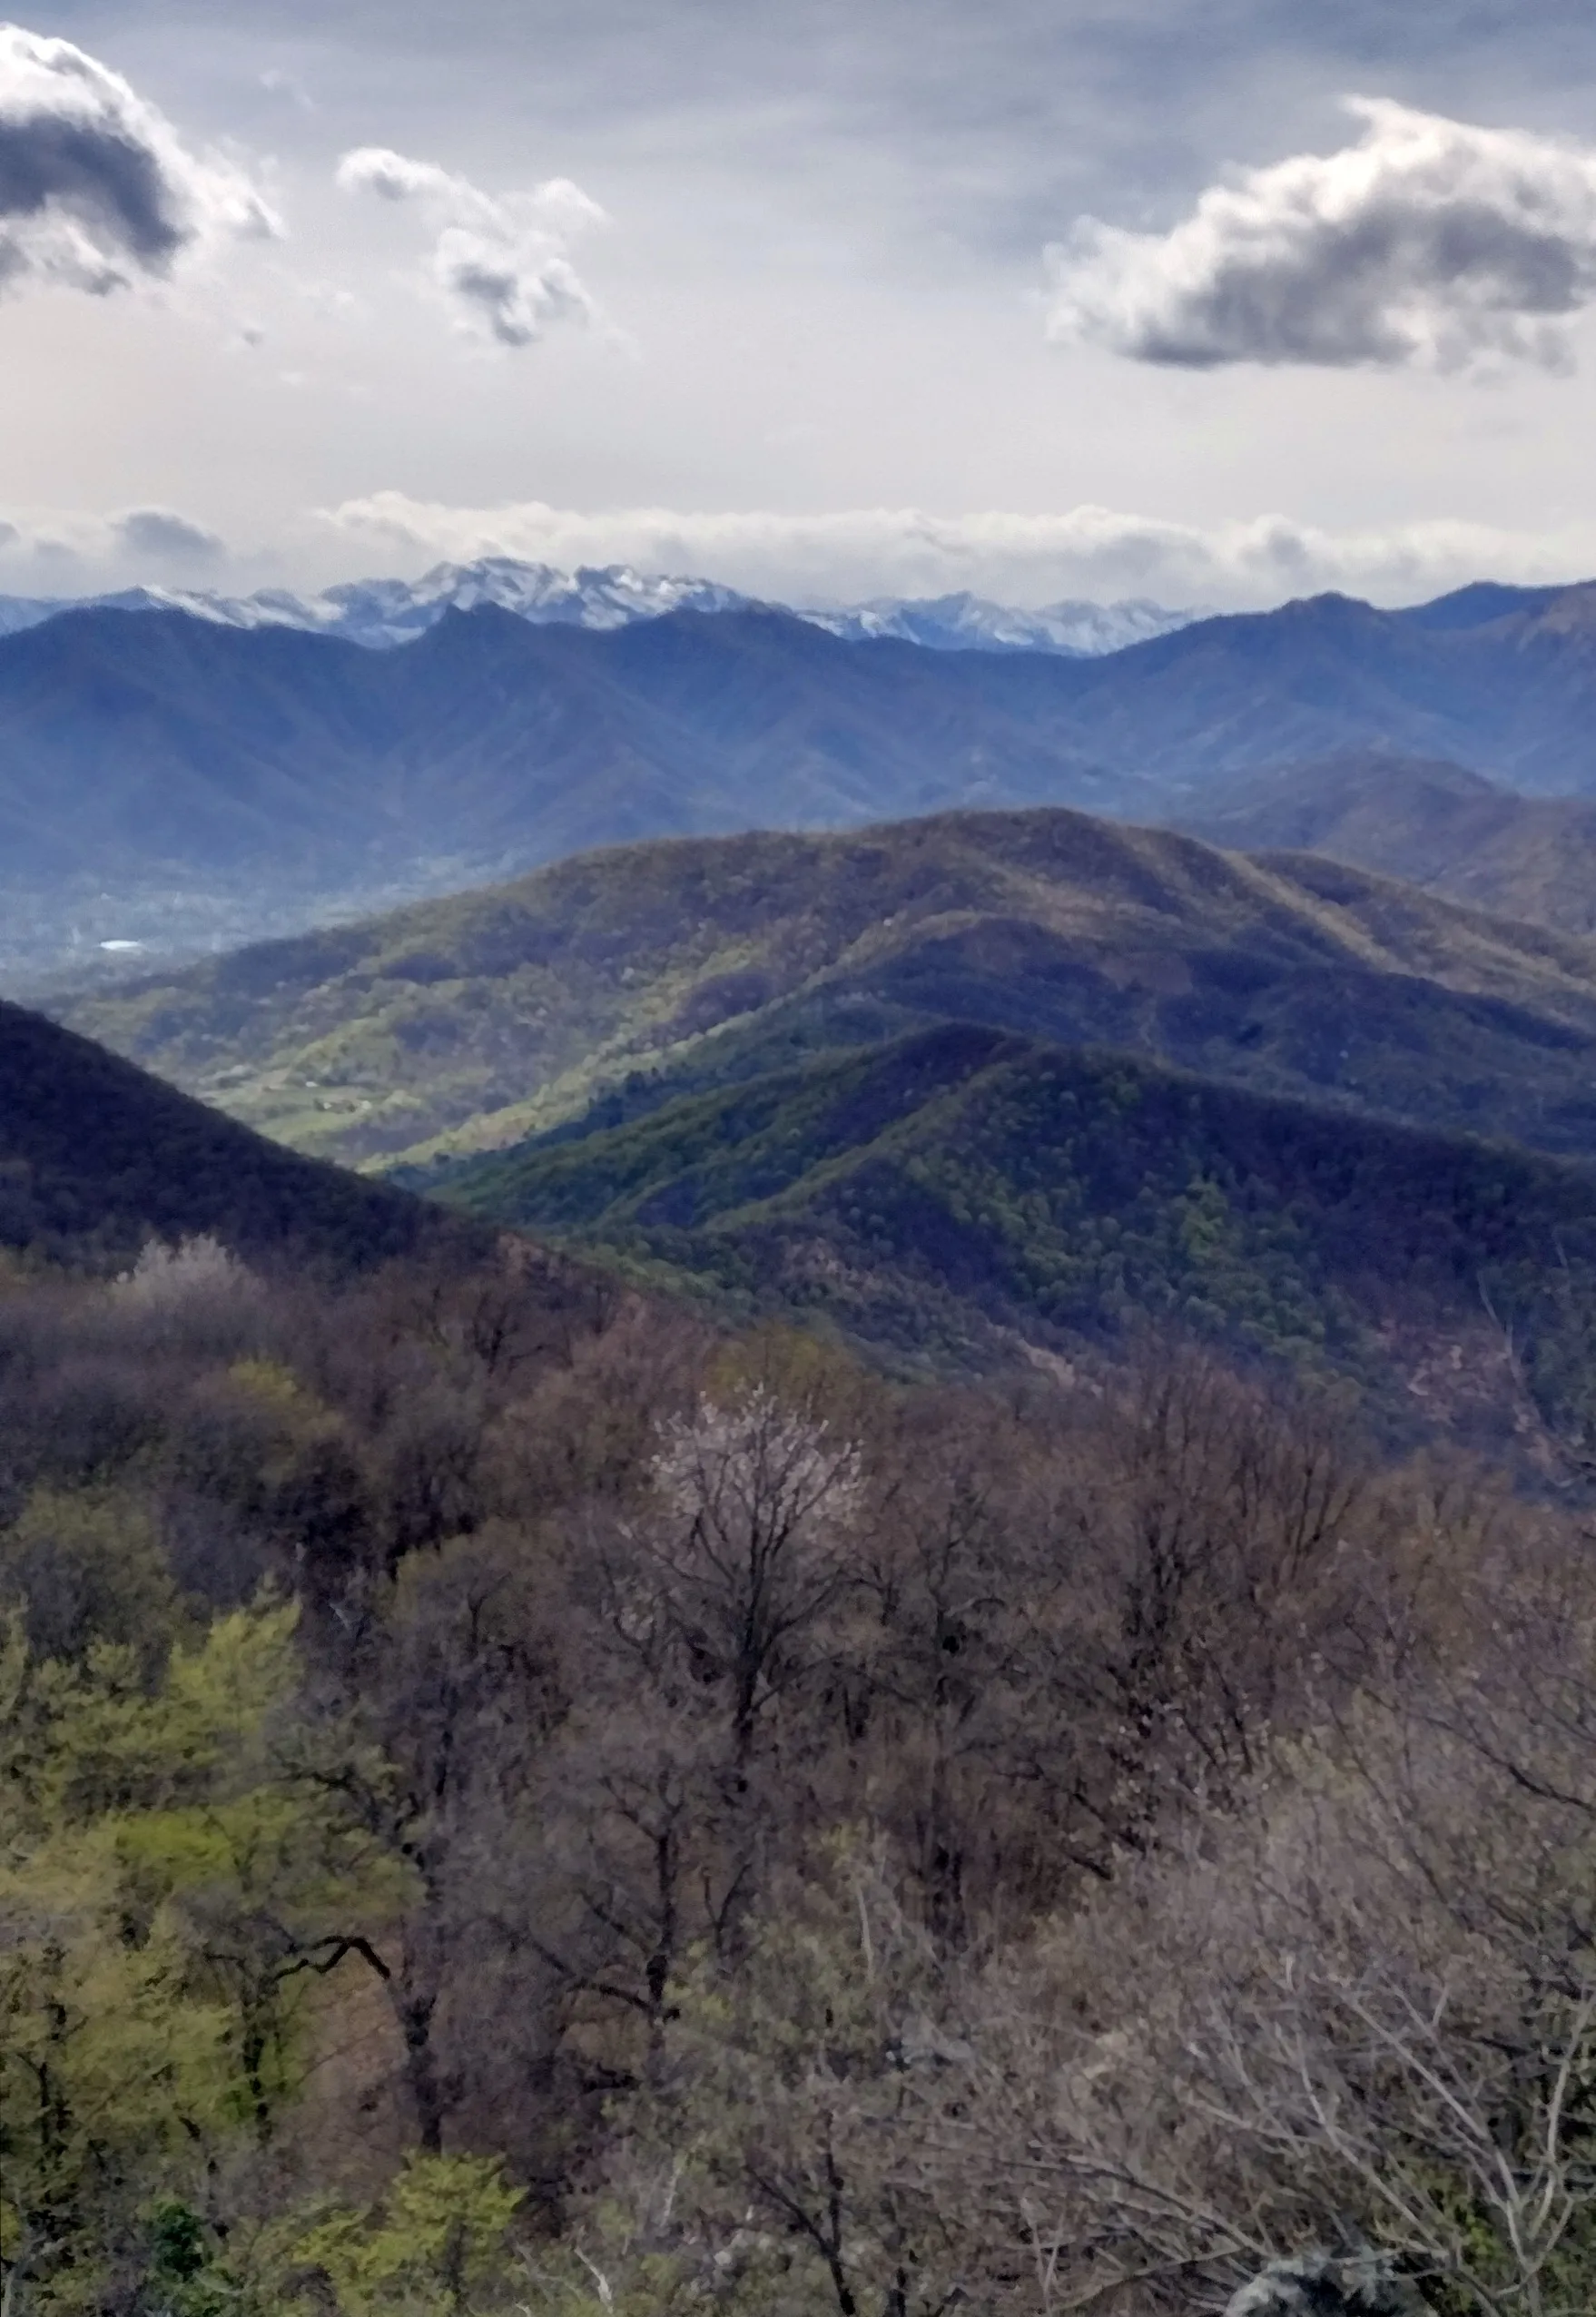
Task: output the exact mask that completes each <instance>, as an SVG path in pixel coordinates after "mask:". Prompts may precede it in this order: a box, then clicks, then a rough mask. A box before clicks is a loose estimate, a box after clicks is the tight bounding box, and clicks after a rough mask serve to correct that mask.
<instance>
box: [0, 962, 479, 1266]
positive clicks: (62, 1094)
mask: <svg viewBox="0 0 1596 2317" xmlns="http://www.w3.org/2000/svg"><path fill="white" fill-rule="evenodd" d="M436 1228H437V1227H436V1224H435V1222H434V1220H433V1218H432V1216H431V1214H430V1213H429V1209H428V1208H426V1207H425V1206H424V1205H423V1204H422V1203H421V1202H420V1201H419V1200H418V1199H415V1198H410V1197H409V1196H408V1195H407V1194H406V1193H404V1192H403V1191H400V1190H398V1189H395V1188H391V1187H389V1186H388V1185H386V1184H381V1183H373V1182H367V1181H363V1180H362V1179H361V1178H360V1177H358V1176H354V1175H350V1174H346V1173H344V1172H343V1171H342V1169H341V1168H337V1167H330V1166H326V1165H323V1164H321V1163H320V1162H318V1161H316V1160H313V1159H302V1158H300V1157H299V1156H298V1155H297V1154H296V1153H295V1152H293V1151H291V1150H285V1149H282V1148H281V1145H279V1144H277V1143H273V1142H269V1141H267V1140H266V1139H264V1138H263V1137H262V1136H261V1135H258V1134H253V1133H251V1131H250V1130H249V1129H247V1128H245V1127H241V1126H239V1125H237V1124H236V1123H235V1122H234V1121H233V1120H232V1119H227V1118H224V1117H222V1115H221V1114H220V1113H219V1112H218V1111H215V1110H212V1109H209V1108H208V1107H207V1106H206V1105H205V1104H204V1103H202V1102H197V1101H194V1100H192V1099H191V1098H190V1097H189V1096H188V1095H185V1094H181V1093H179V1092H178V1091H177V1090H176V1089H174V1088H172V1087H170V1086H165V1085H163V1084H162V1082H161V1081H160V1080H158V1079H154V1078H152V1077H150V1076H149V1075H148V1074H147V1072H145V1071H143V1070H138V1069H136V1068H135V1067H134V1066H133V1064H132V1063H131V1062H127V1061H124V1060H122V1059H121V1058H120V1057H119V1056H117V1055H114V1054H109V1053H107V1052H105V1050H103V1048H102V1047H99V1046H95V1045H94V1044H92V1043H91V1042H90V1041H89V1040H87V1039H85V1038H80V1037H77V1036H76V1035H74V1033H73V1032H72V1031H71V1030H63V1029H61V1028H60V1027H59V1026H58V1025H57V1024H56V1023H54V1022H52V1021H47V1020H44V1017H43V1016H42V1015H40V1014H35V1013H30V1012H27V1011H25V1010H24V1009H23V1008H22V1007H20V1006H14V1005H8V1004H5V1003H0V1246H4V1247H15V1248H19V1249H22V1248H26V1249H30V1250H32V1251H34V1252H35V1253H43V1254H46V1255H50V1256H54V1257H62V1258H66V1259H74V1258H82V1259H88V1260H97V1259H103V1258H110V1257H121V1256H123V1255H124V1254H128V1253H136V1251H137V1250H138V1248H139V1247H141V1246H142V1245H143V1242H144V1241H145V1240H146V1239H147V1238H148V1237H152V1236H153V1237H160V1238H166V1239H177V1238H181V1237H189V1236H193V1235H202V1234H204V1235H212V1236H214V1237H218V1238H220V1239H222V1241H223V1242H224V1243H225V1244H226V1246H227V1247H230V1248H231V1249H232V1250H234V1251H236V1252H237V1253H239V1254H242V1255H261V1254H265V1253H267V1252H269V1251H273V1250H275V1251H277V1252H279V1253H285V1254H286V1253H291V1254H292V1255H294V1256H296V1257H300V1258H301V1259H307V1260H310V1261H311V1262H314V1263H318V1264H320V1265H331V1266H333V1267H340V1268H341V1267H348V1266H350V1265H360V1264H363V1263H369V1262H372V1261H375V1260H378V1259H379V1258H381V1257H385V1256H390V1255H396V1254H399V1253H401V1252H405V1251H407V1250H410V1249H413V1248H415V1247H418V1246H419V1244H420V1243H421V1242H422V1241H423V1240H425V1239H426V1238H427V1237H429V1236H435V1235H436Z"/></svg>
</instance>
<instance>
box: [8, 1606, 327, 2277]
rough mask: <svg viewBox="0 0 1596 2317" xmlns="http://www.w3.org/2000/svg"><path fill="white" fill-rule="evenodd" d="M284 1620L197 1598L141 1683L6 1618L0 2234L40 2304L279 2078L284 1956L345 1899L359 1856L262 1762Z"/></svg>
mask: <svg viewBox="0 0 1596 2317" xmlns="http://www.w3.org/2000/svg"><path fill="white" fill-rule="evenodd" d="M296 1622H297V1612H295V1611H294V1610H293V1609H291V1608H290V1607H288V1606H285V1605H281V1604H273V1603H271V1602H268V1603H266V1604H264V1605H262V1606H261V1607H259V1608H256V1609H252V1610H249V1611H241V1612H237V1613H236V1614H233V1615H231V1616H226V1617H222V1618H220V1619H218V1620H217V1621H216V1622H214V1623H213V1624H212V1627H211V1628H210V1630H209V1631H208V1632H206V1633H205V1634H204V1635H203V1636H202V1638H201V1639H200V1640H198V1641H196V1642H194V1643H193V1644H192V1645H184V1644H182V1643H179V1644H178V1646H177V1647H176V1648H174V1649H173V1651H172V1654H171V1657H170V1659H169V1661H168V1663H167V1665H166V1667H165V1669H164V1671H163V1675H162V1676H161V1678H160V1679H159V1681H157V1682H155V1683H154V1684H153V1686H152V1685H151V1684H150V1683H149V1682H148V1681H147V1680H146V1678H145V1674H144V1671H143V1667H142V1665H141V1662H140V1659H139V1655H138V1653H137V1652H136V1651H134V1650H133V1648H132V1647H131V1645H129V1644H126V1643H121V1642H95V1643H94V1644H93V1645H92V1646H91V1647H90V1648H89V1650H88V1651H86V1653H85V1655H84V1659H83V1661H81V1662H77V1663H74V1662H72V1661H64V1660H61V1659H45V1660H37V1659H34V1658H33V1657H32V1656H31V1655H30V1654H29V1652H28V1651H27V1650H26V1647H25V1642H24V1639H23V1635H22V1632H21V1629H20V1625H19V1624H17V1623H15V1622H14V1625H13V1628H12V1632H11V1635H10V1639H9V1642H8V1643H7V1647H6V1650H5V1658H4V1663H3V1668H0V1682H3V1686H4V1695H3V1697H0V1733H3V1743H4V1759H3V1760H0V1794H3V1795H4V1798H5V1799H4V1803H3V1805H0V1916H3V1918H4V1920H5V1926H6V1934H7V1935H6V1940H5V1960H4V1964H3V1966H0V2178H3V2179H4V2183H5V2204H4V2207H3V2208H0V2243H5V2246H6V2256H5V2257H6V2258H7V2260H8V2261H10V2262H12V2263H15V2264H17V2265H18V2267H19V2272H20V2273H23V2274H25V2276H26V2277H27V2279H28V2282H29V2284H30V2289H31V2291H32V2292H33V2294H34V2298H35V2299H36V2300H37V2301H38V2303H39V2305H40V2306H41V2307H44V2308H51V2309H54V2308H57V2307H59V2308H61V2309H63V2310H66V2309H72V2308H75V2307H77V2306H79V2305H81V2304H84V2302H86V2301H87V2300H90V2299H92V2297H93V2295H94V2292H95V2291H97V2289H98V2288H97V2285H96V2282H95V2281H96V2279H97V2278H98V2277H99V2275H100V2274H101V2272H102V2269H103V2262H104V2258H105V2257H108V2256H109V2254H110V2253H111V2251H112V2250H113V2246H114V2243H115V2242H116V2239H117V2236H118V2233H122V2234H123V2235H126V2234H129V2233H133V2229H134V2220H135V2216H136V2213H137V2212H138V2209H139V2207H140V2205H141V2204H142V2203H143V2200H144V2199H145V2198H146V2197H148V2196H149V2195H151V2194H155V2195H156V2196H157V2197H158V2198H163V2199H164V2200H165V2201H164V2203H163V2204H159V2205H158V2210H165V2211H167V2212H168V2213H169V2216H170V2214H171V2213H175V2212H177V2211H178V2210H179V2209H180V2207H182V2209H186V2207H183V2206H182V2197H183V2193H184V2191H185V2189H186V2186H187V2184H188V2183H189V2181H190V2180H191V2179H192V2177H193V2175H194V2174H195V2171H196V2168H197V2167H198V2168H200V2169H202V2168H203V2166H204V2164H205V2163H206V2162H207V2160H209V2161H212V2162H214V2161H215V2160H216V2159H217V2158H218V2157H219V2156H220V2155H221V2154H222V2153H223V2152H224V2151H225V2150H226V2149H227V2148H228V2147H229V2146H230V2144H232V2142H233V2140H234V2139H235V2138H236V2137H237V2136H238V2135H240V2134H241V2133H244V2132H247V2133H249V2134H251V2135H253V2136H254V2137H257V2138H259V2137H260V2136H261V2135H262V2134H263V2133H264V2132H265V2131H266V2130H267V2129H268V2128H269V2126H270V2125H271V2121H272V2119H273V2117H274V2116H275V2115H276V2113H277V2112H278V2110H279V2109H280V2108H281V2105H283V2103H284V2102H285V2101H287V2100H288V2099H290V2098H291V2096H292V2095H293V2094H294V2093H295V2092H296V2091H297V2089H298V2086H299V2083H300V2074H301V2070H300V2061H301V2057H302V2052H301V2029H302V2025H303V1995H304V1992H305V1989H306V1987H307V1981H306V1979H305V1977H304V1976H303V1970H304V1967H303V1962H302V1961H301V1960H300V1958H301V1957H304V1956H305V1955H306V1954H308V1953H313V1952H314V1945H313V1942H314V1940H315V1938H316V1936H317V1935H318V1933H319V1932H320V1930H321V1928H322V1920H323V1918H324V1917H325V1916H326V1915H327V1914H328V1913H329V1912H330V1911H334V1912H336V1911H337V1910H343V1911H345V1912H347V1910H349V1909H350V1908H351V1907H353V1906H358V1905H359V1904H360V1895H361V1884H362V1860H361V1857H360V1846H359V1845H358V1844H351V1842H350V1839H349V1838H348V1837H347V1835H342V1836H340V1834H339V1832H338V1831H337V1830H336V1829H331V1828H330V1827H329V1825H328V1824H327V1822H326V1821H325V1819H324V1817H323V1815H322V1814H321V1813H320V1811H319V1810H318V1809H317V1807H316V1804H315V1802H314V1799H307V1798H306V1797H304V1796H303V1795H301V1794H300V1793H299V1792H297V1791H296V1790H294V1789H293V1788H292V1786H291V1784H288V1783H285V1782H284V1781H283V1780H282V1779H281V1775H280V1774H279V1772H278V1771H277V1770H276V1768H275V1766H274V1761H273V1758H272V1752H271V1743H270V1739H271V1728H272V1725H273V1722H274V1720H275V1718H276V1717H277V1716H278V1715H279V1714H280V1713H281V1711H282V1709H283V1708H284V1707H285V1706H286V1704H287V1702H288V1700H289V1698H290V1697H291V1694H292V1691H293V1690H294V1688H295V1687H296V1685H297V1682H298V1681H299V1678H300V1665H299V1660H298V1657H297V1653H296V1651H295V1648H294V1627H295V1623H296ZM367 1903H370V1902H369V1893H368V1895H367ZM174 2198H175V2200H176V2201H175V2202H174V2201H173V2199H174ZM177 2227H178V2223H177V2222H176V2221H175V2220H172V2221H171V2224H170V2227H169V2228H168V2230H167V2236H168V2237H171V2234H172V2230H173V2229H176V2228H177ZM162 2242H163V2243H165V2242H166V2240H165V2239H163V2240H162ZM170 2253H171V2245H170V2244H167V2253H163V2255H162V2257H163V2258H166V2257H167V2255H168V2254H170ZM196 2307H197V2304H196Z"/></svg>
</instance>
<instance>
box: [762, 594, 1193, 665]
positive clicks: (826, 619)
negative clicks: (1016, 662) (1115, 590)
mask: <svg viewBox="0 0 1596 2317" xmlns="http://www.w3.org/2000/svg"><path fill="white" fill-rule="evenodd" d="M1202 616H1203V615H1202V614H1201V613H1200V612H1196V611H1167V610H1166V609H1165V608H1164V606H1162V605H1161V604H1153V603H1148V601H1147V600H1146V599H1145V598H1143V597H1135V598H1133V599H1131V600H1130V601H1128V602H1125V603H1118V604H1089V603H1076V602H1065V603H1059V604H1049V605H1047V606H1044V608H1043V609H1042V610H1040V611H1016V610H1013V609H1011V608H1010V606H1007V605H1004V604H994V603H989V602H988V601H987V600H986V598H985V597H981V596H971V595H969V594H962V595H956V596H931V597H919V598H916V599H912V600H904V599H903V598H901V597H895V596H882V597H877V598H876V599H875V601H874V602H872V603H868V604H859V605H856V606H853V607H852V609H849V610H844V611H834V612H832V611H812V612H805V613H804V614H803V617H804V618H805V619H811V620H813V622H814V623H815V625H816V626H819V627H826V628H829V629H830V630H831V632H832V635H833V636H846V637H847V638H848V639H849V640H850V641H851V642H862V641H863V640H864V639H866V638H867V637H870V636H898V637H899V638H901V641H902V642H904V643H906V644H921V645H923V646H926V647H927V648H928V649H929V650H931V651H936V652H1057V653H1060V654H1062V655H1064V656H1066V657H1068V658H1070V659H1096V658H1098V657H1099V656H1101V655H1103V654H1104V653H1107V652H1118V651H1122V650H1123V649H1124V647H1125V646H1126V645H1128V644H1140V643H1142V642H1144V641H1145V640H1146V638H1147V637H1148V636H1167V635H1168V634H1169V633H1170V631H1171V630H1172V629H1174V628H1177V627H1187V626H1190V624H1191V622H1192V621H1193V620H1195V619H1200V618H1201V617H1202Z"/></svg>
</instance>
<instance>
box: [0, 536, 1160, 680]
mask: <svg viewBox="0 0 1596 2317" xmlns="http://www.w3.org/2000/svg"><path fill="white" fill-rule="evenodd" d="M755 602H756V598H754V597H750V596H745V595H741V594H739V593H738V592H737V590H736V589H735V588H733V587H722V586H720V585H719V583H718V582H716V581H714V580H713V579H688V578H681V577H672V576H669V575H666V574H656V573H652V572H640V571H636V570H634V569H633V567H631V566H630V565H629V564H624V563H617V564H608V565H606V566H604V567H601V568H583V569H581V570H577V571H574V572H566V571H557V570H556V569H555V568H554V567H553V566H552V565H549V564H547V563H521V562H517V560H516V559H515V558H514V557H510V556H484V557H482V558H481V559H480V560H479V561H478V562H476V563H440V564H437V565H435V566H434V567H433V568H432V569H431V570H430V571H429V572H427V573H425V574H424V575H423V577H421V578H419V579H356V580H350V581H346V582H345V583H344V584H343V585H341V586H340V587H328V588H326V589H324V590H323V591H322V593H321V594H320V595H314V596H300V595H294V594H292V593H291V592H290V591H289V590H287V589H286V588H276V587H273V588H263V589H261V590H260V591H259V592H258V593H256V594H254V595H251V596H220V595H212V594H206V593H202V592H199V591H196V590H190V589H186V588H183V589H179V588H170V587H130V588H125V589H123V590H121V591H120V592H118V593H116V594H114V595H103V596H92V597H80V598H78V599H77V600H75V601H67V600H64V599H47V598H42V597H22V596H8V597H0V635H13V634H15V633H16V632H17V631H18V630H19V629H22V628H25V627H36V626H41V625H42V624H43V623H44V621H45V620H47V619H52V618H54V617H55V616H57V615H58V614H60V613H62V612H66V611H79V610H84V609H87V608H89V607H90V606H101V607H109V608H111V609H114V610H120V611H182V612H187V613H188V614H190V615H191V616H192V617H194V618H196V619H208V620H212V621H214V622H215V623H216V624H217V625H219V626H226V627H293V628H301V629H306V630H310V631H311V632H314V633H318V634H320V635H324V636H342V637H343V638H345V639H346V640H347V641H348V642H350V643H353V644H363V645H366V646H369V647H370V648H372V649H377V650H381V649H387V648H391V647H392V646H395V645H399V644H408V643H410V642H412V641H413V640H414V639H415V638H416V637H417V636H422V635H424V634H425V633H426V632H427V630H428V629H429V627H433V626H437V624H438V621H439V620H440V619H441V618H442V617H443V616H444V615H445V613H446V612H448V611H472V610H475V609H476V608H477V607H478V606H479V605H483V604H493V605H497V606H498V608H499V609H500V610H501V611H507V612H512V613H514V614H515V615H516V616H517V618H521V619H526V620H530V621H532V622H533V623H534V624H535V625H537V626H568V627H587V628H616V627H627V626H632V625H633V624H634V623H635V621H638V620H645V619H659V618H662V617H663V616H665V614H666V613H667V612H674V611H700V612H726V611H742V610H747V609H749V608H751V607H753V606H754V605H755ZM795 616H797V617H798V618H800V619H804V620H808V621H809V622H810V623H811V624H812V625H813V626H817V627H823V628H826V629H827V630H829V632H830V633H831V634H832V635H833V636H842V637H844V638H846V639H847V640H849V641H861V642H862V641H866V640H869V639H870V638H872V637H877V636H895V637H897V638H899V639H900V640H901V641H902V642H905V643H911V644H919V645H921V646H924V647H926V648H928V649H930V650H933V651H1008V652H1056V653H1062V654H1066V655H1069V656H1072V657H1088V656H1090V657H1096V656H1098V655H1099V654H1102V653H1107V652H1116V651H1118V650H1120V649H1121V648H1122V647H1123V646H1125V645H1127V644H1135V643H1140V642H1141V641H1142V640H1143V639H1144V638H1145V637H1147V636H1162V635H1166V634H1167V633H1168V632H1169V630H1170V629H1172V628H1176V627H1183V626H1186V625H1187V623H1188V622H1189V621H1190V620H1193V619H1195V618H1197V617H1200V616H1201V615H1200V614H1199V613H1197V612H1189V611H1167V610H1165V609H1164V608H1163V606H1160V605H1158V604H1152V603H1147V602H1145V601H1141V600H1139V599H1138V600H1136V601H1133V602H1128V603H1118V604H1089V603H1059V604H1050V605H1049V606H1047V607H1046V608H1045V609H1043V610H1041V611H1019V610H1014V609H1011V608H1010V607H1008V606H1004V605H1001V604H994V603H989V602H987V601H986V600H984V598H982V597H979V596H972V595H968V594H964V595H952V596H938V597H922V598H913V599H905V598H902V597H877V598H875V599H874V600H873V601H872V602H870V603H865V604H858V605H853V606H844V607H843V608H842V609H840V610H813V609H803V608H799V609H796V611H795Z"/></svg>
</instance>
